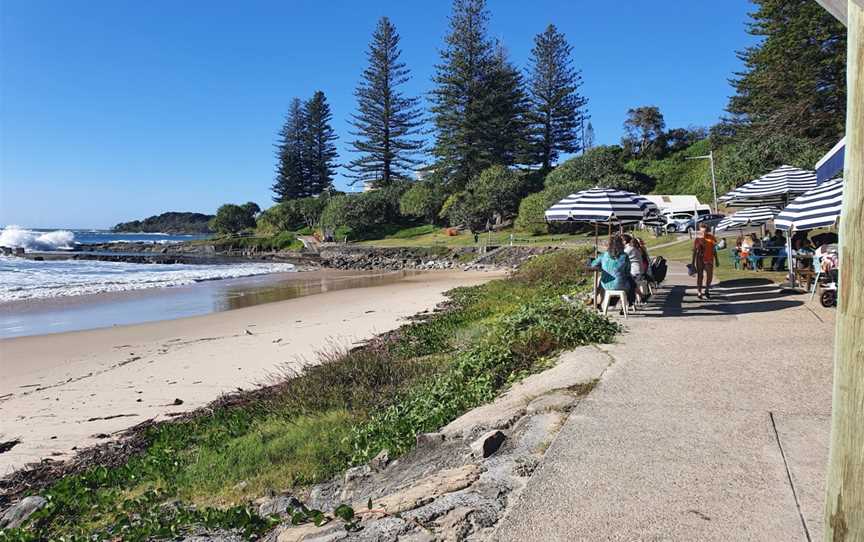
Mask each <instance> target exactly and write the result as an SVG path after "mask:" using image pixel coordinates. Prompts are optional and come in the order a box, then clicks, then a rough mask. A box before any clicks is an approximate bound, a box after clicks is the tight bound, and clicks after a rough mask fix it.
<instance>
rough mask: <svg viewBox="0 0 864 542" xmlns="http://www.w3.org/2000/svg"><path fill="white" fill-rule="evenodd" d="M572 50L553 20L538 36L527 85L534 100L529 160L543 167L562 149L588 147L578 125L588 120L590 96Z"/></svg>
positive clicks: (552, 162)
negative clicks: (582, 88)
mask: <svg viewBox="0 0 864 542" xmlns="http://www.w3.org/2000/svg"><path fill="white" fill-rule="evenodd" d="M572 52H573V47H572V46H571V45H570V44H569V43H567V38H566V37H565V36H564V34H562V33H561V32H559V31H558V29H557V28H556V27H555V25H553V24H550V25H549V26H547V27H546V30H545V31H544V32H543V33H541V34H537V35H536V36H535V37H534V48H533V49H531V57H530V59H529V63H530V68H529V74H530V75H529V77H528V82H527V85H526V86H527V91H528V99H529V101H530V104H531V108H530V109H531V111H530V113H529V114H528V115H527V117H528V122H529V138H530V142H529V144H528V145H529V154H532V155H533V156H532V157H531V158H529V161H532V162H535V163H539V164H540V167H541V169H542V170H543V171H549V170H550V169H551V168H552V164H554V163H557V162H558V156H559V155H560V154H561V153H570V154H572V153H576V152H578V151H580V150H582V149H584V148H585V143H584V141H582V140H581V139H582V138H581V136H582V134H581V133H580V131H579V130H578V128H579V127H580V126H581V125H582V123H583V122H585V115H584V114H583V110H584V109H585V106H586V105H587V104H588V100H587V99H586V98H585V97H583V96H581V95H580V94H579V87H580V86H582V75H581V73H580V72H579V71H578V70H576V69H574V68H573V60H572V58H571V54H572Z"/></svg>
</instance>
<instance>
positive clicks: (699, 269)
mask: <svg viewBox="0 0 864 542" xmlns="http://www.w3.org/2000/svg"><path fill="white" fill-rule="evenodd" d="M692 264H693V267H695V268H696V297H698V298H699V299H703V293H702V286H703V284H704V286H705V293H704V298H705V299H711V282H712V281H713V280H714V266H715V264H716V265H717V266H718V267H719V261H718V260H717V238H716V237H714V234H713V233H711V232H710V231H709V230H708V225H707V224H705V223H704V222H703V223H702V224H699V232H698V233H697V234H696V239H695V240H694V241H693V258H692Z"/></svg>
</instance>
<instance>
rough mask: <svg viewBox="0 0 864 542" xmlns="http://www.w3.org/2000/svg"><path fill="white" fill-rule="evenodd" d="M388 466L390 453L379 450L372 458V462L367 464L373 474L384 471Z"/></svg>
mask: <svg viewBox="0 0 864 542" xmlns="http://www.w3.org/2000/svg"><path fill="white" fill-rule="evenodd" d="M389 464H390V452H389V450H381V451H380V452H378V455H376V456H375V457H374V458H372V461H370V462H369V466H370V467H371V468H372V470H374V471H375V472H381V471H383V470H384V469H386V468H387V465H389Z"/></svg>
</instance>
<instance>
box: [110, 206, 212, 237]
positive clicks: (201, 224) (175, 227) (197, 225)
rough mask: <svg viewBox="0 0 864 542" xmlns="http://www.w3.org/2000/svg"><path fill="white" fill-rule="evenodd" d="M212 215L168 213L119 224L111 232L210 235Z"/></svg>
mask: <svg viewBox="0 0 864 542" xmlns="http://www.w3.org/2000/svg"><path fill="white" fill-rule="evenodd" d="M212 219H213V215H205V214H201V213H185V212H173V211H172V212H168V213H162V214H161V215H154V216H151V217H148V218H145V219H144V220H132V221H130V222H121V223H120V224H117V225H116V226H114V227H113V228H111V231H114V232H118V233H120V232H122V233H138V232H144V233H189V234H193V233H212V230H211V229H210V226H209V223H210V220H212Z"/></svg>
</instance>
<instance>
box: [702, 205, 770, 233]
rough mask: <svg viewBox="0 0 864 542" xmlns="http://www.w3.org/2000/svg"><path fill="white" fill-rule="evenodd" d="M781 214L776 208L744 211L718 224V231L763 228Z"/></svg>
mask: <svg viewBox="0 0 864 542" xmlns="http://www.w3.org/2000/svg"><path fill="white" fill-rule="evenodd" d="M778 213H780V209H778V208H776V207H753V208H752V209H742V210H741V211H738V212H737V213H735V214H733V215H729V216H727V217H726V218H724V219H723V220H721V221H720V223H719V224H717V228H716V230H717V231H723V230H727V229H730V228H744V227H747V226H761V225H762V224H765V223H766V222H770V221H771V220H774V217H775V216H777V214H778Z"/></svg>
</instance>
